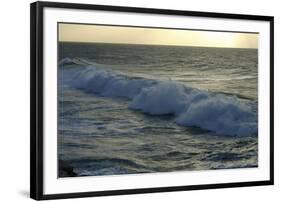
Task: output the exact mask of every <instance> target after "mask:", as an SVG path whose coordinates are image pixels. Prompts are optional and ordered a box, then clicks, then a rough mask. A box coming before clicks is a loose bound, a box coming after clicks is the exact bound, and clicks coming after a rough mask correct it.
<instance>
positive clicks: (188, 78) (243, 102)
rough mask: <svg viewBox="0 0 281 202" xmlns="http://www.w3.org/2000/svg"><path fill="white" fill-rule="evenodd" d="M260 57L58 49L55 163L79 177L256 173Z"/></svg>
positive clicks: (211, 51) (134, 48) (177, 49)
mask: <svg viewBox="0 0 281 202" xmlns="http://www.w3.org/2000/svg"><path fill="white" fill-rule="evenodd" d="M257 106H258V50H257V49H232V48H205V47H184V46H157V45H128V44H127V45H126V44H103V43H70V42H68V43H67V42H60V43H59V61H58V155H59V156H58V158H59V159H60V160H63V161H64V162H66V163H67V164H69V165H70V166H71V167H73V169H74V172H75V173H77V174H78V175H79V176H95V175H116V174H133V173H134V174H136V173H151V172H173V171H193V170H210V169H229V168H252V167H257V166H258V127H257V124H258V107H257Z"/></svg>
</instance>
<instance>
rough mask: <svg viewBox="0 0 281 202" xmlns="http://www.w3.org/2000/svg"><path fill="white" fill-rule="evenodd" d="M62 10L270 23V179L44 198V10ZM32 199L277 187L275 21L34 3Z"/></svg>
mask: <svg viewBox="0 0 281 202" xmlns="http://www.w3.org/2000/svg"><path fill="white" fill-rule="evenodd" d="M46 7H50V8H62V9H80V10H101V11H121V12H130V13H147V14H164V15H168V16H172V15H177V16H194V17H210V18H224V19H240V20H253V21H267V22H269V23H270V41H269V44H270V53H269V55H270V89H268V90H269V91H270V109H269V111H270V120H269V121H270V131H269V133H270V157H269V159H270V179H269V180H266V181H249V182H238V183H221V184H204V185H191V186H190V185H189V186H174V187H155V188H142V189H129V190H112V191H95V192H79V193H66V194H60V193H58V194H50V195H45V194H44V192H43V188H44V187H43V184H44V183H43V181H44V179H43V128H44V125H43V105H44V97H43V90H44V88H43V72H44V71H43V41H44V38H43V23H44V19H43V18H44V15H43V9H44V8H46ZM30 68H31V69H30V197H31V198H33V199H36V200H46V199H63V198H77V197H93V196H107V195H122V194H140V193H154V192H171V191H186V190H201V189H215V188H228V187H245V186H259V185H273V184H274V17H272V16H259V15H240V14H229V13H213V12H195V11H183V10H167V9H154V8H153V9H151V8H136V7H120V6H104V5H89V4H75V3H57V2H35V3H32V4H31V5H30Z"/></svg>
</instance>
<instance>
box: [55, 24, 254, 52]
mask: <svg viewBox="0 0 281 202" xmlns="http://www.w3.org/2000/svg"><path fill="white" fill-rule="evenodd" d="M59 41H72V42H100V43H126V44H155V45H156V44H157V45H181V46H205V47H231V48H258V34H248V33H230V32H210V31H192V30H176V29H157V28H139V27H120V26H101V25H81V24H59Z"/></svg>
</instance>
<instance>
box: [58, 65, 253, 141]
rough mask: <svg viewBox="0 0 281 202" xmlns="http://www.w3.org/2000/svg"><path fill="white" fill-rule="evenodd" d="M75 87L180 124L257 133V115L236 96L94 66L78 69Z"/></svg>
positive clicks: (227, 132) (239, 132)
mask: <svg viewBox="0 0 281 202" xmlns="http://www.w3.org/2000/svg"><path fill="white" fill-rule="evenodd" d="M65 61H67V63H69V61H68V60H65ZM62 62H63V61H62ZM72 85H73V86H74V87H76V88H79V89H83V90H85V91H87V92H90V93H95V94H99V95H102V96H108V97H125V98H128V99H130V100H131V103H130V104H129V108H130V109H134V110H141V111H143V112H145V113H148V114H152V115H164V114H171V115H174V117H175V122H176V123H177V124H179V125H183V126H196V127H200V128H202V129H206V130H210V131H213V132H215V133H217V134H223V135H240V136H243V135H252V134H257V114H256V112H254V111H253V110H252V108H251V106H250V105H249V104H247V103H244V102H242V101H240V100H238V99H237V98H236V97H230V96H226V95H222V94H214V93H209V92H207V91H203V90H199V89H196V88H193V87H189V86H186V85H184V84H181V83H178V82H174V81H163V80H157V79H150V78H144V77H133V76H128V75H126V74H123V73H121V72H117V71H112V70H108V69H107V70H106V69H101V68H96V67H94V66H88V67H85V68H83V69H81V70H79V71H78V73H77V75H76V77H75V78H74V80H73V83H72Z"/></svg>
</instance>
